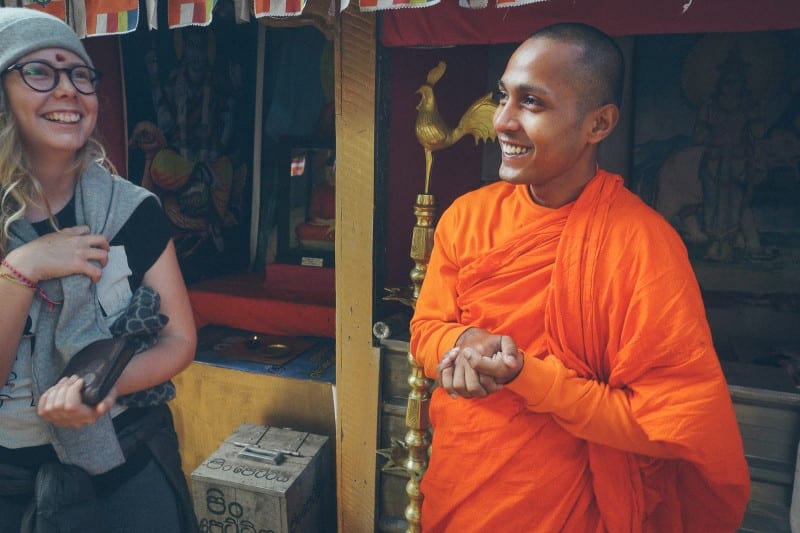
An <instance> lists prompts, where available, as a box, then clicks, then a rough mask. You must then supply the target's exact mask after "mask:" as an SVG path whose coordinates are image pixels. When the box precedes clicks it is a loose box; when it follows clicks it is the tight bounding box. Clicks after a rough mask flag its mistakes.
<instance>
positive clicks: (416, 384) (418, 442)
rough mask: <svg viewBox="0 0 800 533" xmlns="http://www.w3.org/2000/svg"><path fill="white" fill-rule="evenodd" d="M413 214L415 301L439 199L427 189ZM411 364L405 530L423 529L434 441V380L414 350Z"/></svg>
mask: <svg viewBox="0 0 800 533" xmlns="http://www.w3.org/2000/svg"><path fill="white" fill-rule="evenodd" d="M414 216H416V218H417V221H416V224H415V225H414V229H413V231H412V233H411V258H412V259H413V260H414V268H413V269H412V270H411V274H410V277H411V282H412V295H411V302H412V304H416V302H417V298H418V297H419V291H420V289H421V288H422V282H423V281H424V280H425V274H426V272H427V271H428V261H429V260H430V257H431V250H432V249H433V233H434V229H435V228H434V218H435V217H436V199H435V198H434V196H433V195H432V194H428V193H427V192H426V193H424V194H418V195H417V201H416V203H415V204H414ZM408 364H409V366H410V367H411V373H410V375H409V376H408V384H409V385H410V386H411V391H410V393H409V395H408V406H407V407H406V427H408V432H407V433H406V436H405V445H406V449H407V450H408V456H407V458H406V464H405V467H406V470H407V471H408V482H407V483H406V494H407V495H408V505H407V506H406V509H405V518H406V523H407V524H408V528H407V529H406V533H420V531H421V527H420V516H421V515H422V499H423V497H424V496H423V494H422V492H421V491H420V489H419V486H420V481H421V480H422V475H423V474H424V473H425V469H427V467H428V449H429V448H430V444H431V434H430V419H429V418H428V402H429V400H430V391H431V387H432V386H433V381H432V380H430V379H428V378H426V377H425V373H424V371H423V369H422V367H420V366H419V365H417V362H416V360H415V359H414V356H413V355H412V354H410V353H409V354H408Z"/></svg>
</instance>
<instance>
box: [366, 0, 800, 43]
mask: <svg viewBox="0 0 800 533" xmlns="http://www.w3.org/2000/svg"><path fill="white" fill-rule="evenodd" d="M381 18H382V32H381V40H382V43H383V44H384V45H385V46H447V45H459V44H494V43H514V42H520V41H522V40H523V39H525V38H526V37H527V36H528V35H530V34H531V33H533V32H534V31H535V30H537V29H539V28H542V27H544V26H547V25H549V24H553V23H556V22H583V23H587V24H591V25H593V26H596V27H598V28H600V29H602V30H604V31H605V32H607V33H609V34H611V35H616V36H620V35H637V34H638V35H642V34H651V33H696V32H743V31H762V30H784V29H790V28H798V27H800V6H798V3H797V1H796V0H658V1H642V0H548V1H545V2H540V3H536V4H529V5H526V6H520V7H512V8H504V9H497V8H496V7H494V2H493V0H490V2H489V7H487V8H486V9H479V10H473V9H465V8H462V7H459V6H458V2H457V0H442V2H441V3H440V4H437V5H435V6H432V7H427V8H421V9H397V10H389V11H383V12H382V14H381Z"/></svg>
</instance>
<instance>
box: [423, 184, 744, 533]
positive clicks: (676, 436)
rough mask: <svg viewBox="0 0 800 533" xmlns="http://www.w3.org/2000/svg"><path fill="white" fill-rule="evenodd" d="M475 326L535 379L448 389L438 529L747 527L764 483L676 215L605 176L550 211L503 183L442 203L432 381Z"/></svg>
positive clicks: (427, 323) (427, 515)
mask: <svg viewBox="0 0 800 533" xmlns="http://www.w3.org/2000/svg"><path fill="white" fill-rule="evenodd" d="M471 326H476V327H480V328H484V329H486V330H489V331H491V332H493V333H498V334H500V333H502V334H506V335H511V336H512V337H513V338H514V340H515V341H516V342H517V344H518V346H519V347H520V349H522V350H523V351H524V352H525V353H526V356H525V364H524V366H523V369H522V372H521V373H520V375H519V376H518V377H517V378H516V379H515V380H513V381H512V382H511V383H509V384H508V385H506V386H505V387H504V388H503V390H501V391H499V392H497V393H495V394H492V395H489V396H488V397H486V398H482V399H471V400H468V399H463V398H458V399H451V398H450V397H449V396H448V395H447V394H446V393H445V392H444V390H442V389H437V390H435V391H434V393H433V397H432V399H431V406H430V407H431V409H430V415H431V423H432V425H433V427H434V436H433V446H432V454H431V459H430V465H429V467H428V470H427V472H426V473H425V476H424V478H423V481H422V492H423V494H424V496H425V499H424V501H423V508H422V526H423V531H424V532H426V533H428V532H438V531H452V532H467V531H469V532H472V531H475V532H478V531H525V532H531V531H541V532H556V531H565V532H570V531H575V532H581V533H583V532H588V531H598V532H600V531H611V532H614V533H616V532H628V531H632V532H639V531H652V532H666V531H669V532H672V531H697V532H703V533H707V532H716V531H720V532H723V531H734V530H735V529H736V528H737V527H738V526H739V524H740V522H741V520H742V517H743V514H744V510H745V507H746V504H747V500H748V497H749V490H750V481H749V473H748V468H747V464H746V461H745V458H744V451H743V448H742V440H741V435H740V433H739V428H738V425H737V421H736V418H735V415H734V411H733V406H732V403H731V399H730V395H729V393H728V389H727V384H726V382H725V379H724V376H723V375H722V372H721V369H720V365H719V361H718V359H717V356H716V353H715V351H714V348H713V345H712V339H711V333H710V331H709V327H708V322H707V320H706V316H705V308H704V305H703V302H702V299H701V296H700V291H699V288H698V285H697V281H696V278H695V276H694V272H693V270H692V268H691V265H690V263H689V261H688V257H687V254H686V250H685V247H684V245H683V243H682V241H681V240H680V238H679V237H678V235H677V234H676V233H675V231H674V230H673V229H672V227H671V226H669V224H668V223H667V222H666V221H665V220H664V219H663V218H662V217H661V216H660V215H659V214H658V213H656V212H655V211H653V210H652V209H650V208H649V207H647V206H646V205H645V204H644V203H643V202H641V200H639V198H638V197H636V196H635V195H633V194H632V193H630V192H629V191H628V190H627V189H625V188H624V187H623V184H622V179H621V178H620V177H619V176H616V175H612V174H609V173H606V172H604V171H598V175H597V176H595V177H594V179H593V180H592V181H590V183H589V184H588V185H587V187H586V188H585V189H584V191H583V193H582V194H581V196H580V197H579V198H578V199H577V200H576V201H575V202H573V203H571V204H568V205H565V206H563V207H561V208H559V209H555V210H551V209H546V208H543V207H541V206H537V205H536V204H534V203H533V202H532V201H531V199H530V197H529V196H528V192H527V187H525V186H514V185H510V184H507V183H503V182H498V183H494V184H492V185H488V186H486V187H483V188H482V189H479V190H477V191H473V192H471V193H468V194H466V195H464V196H463V197H461V198H459V199H458V200H456V202H454V203H453V205H452V206H451V207H450V208H449V209H448V210H447V211H445V213H443V215H442V217H441V220H440V221H439V223H438V225H437V229H436V239H435V244H434V250H433V254H432V257H431V260H430V263H429V265H428V271H427V274H426V278H425V282H424V284H423V286H422V291H421V294H420V297H419V300H418V302H417V306H416V311H415V314H414V317H413V319H412V322H411V351H412V353H413V354H414V356H415V357H416V359H417V360H418V362H419V363H420V364H422V365H423V366H424V368H425V372H426V374H427V375H428V376H430V377H434V376H435V375H436V365H437V364H438V362H439V360H440V359H441V356H442V354H444V353H445V352H446V351H447V350H449V349H450V348H452V347H453V346H454V344H455V342H456V339H457V338H458V336H459V335H460V334H461V333H462V332H463V331H464V330H465V329H467V328H468V327H471Z"/></svg>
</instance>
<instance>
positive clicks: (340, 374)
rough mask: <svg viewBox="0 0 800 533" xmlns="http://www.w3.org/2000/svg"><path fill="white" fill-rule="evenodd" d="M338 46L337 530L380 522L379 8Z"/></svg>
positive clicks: (350, 11) (354, 11) (356, 15)
mask: <svg viewBox="0 0 800 533" xmlns="http://www.w3.org/2000/svg"><path fill="white" fill-rule="evenodd" d="M334 44H335V50H336V139H337V142H336V315H337V316H336V327H337V335H336V348H337V349H336V353H337V364H336V383H337V386H336V387H337V441H338V442H337V452H338V453H337V483H338V495H339V497H338V519H339V531H347V532H348V533H350V532H352V533H361V532H364V533H368V532H372V531H374V530H375V493H376V490H375V486H376V463H377V458H376V449H377V425H378V394H379V391H378V388H379V383H380V381H379V367H380V364H379V363H380V360H379V355H378V349H377V348H374V347H373V346H372V320H373V316H372V315H373V311H372V307H373V286H372V285H373V272H372V265H373V244H372V242H373V218H374V214H373V209H374V208H373V206H374V174H375V163H374V161H375V155H374V154H375V141H374V135H375V66H376V45H377V29H376V24H375V15H374V14H364V13H360V12H359V11H358V7H357V6H356V5H355V4H353V5H351V6H350V7H349V8H347V9H346V10H345V11H344V13H342V14H341V17H340V24H339V25H338V27H337V34H336V38H335V40H334Z"/></svg>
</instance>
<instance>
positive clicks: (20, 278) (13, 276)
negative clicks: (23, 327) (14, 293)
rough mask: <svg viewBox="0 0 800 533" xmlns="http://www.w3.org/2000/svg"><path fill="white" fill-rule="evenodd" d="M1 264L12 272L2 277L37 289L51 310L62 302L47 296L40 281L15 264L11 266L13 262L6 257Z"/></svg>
mask: <svg viewBox="0 0 800 533" xmlns="http://www.w3.org/2000/svg"><path fill="white" fill-rule="evenodd" d="M0 264H2V265H3V266H4V267H6V268H7V269H8V271H9V272H10V274H1V275H0V277H2V278H3V279H7V280H9V281H12V282H14V283H16V284H17V285H20V286H23V287H27V288H29V289H33V290H35V291H36V293H37V294H38V295H39V296H40V297H41V298H42V300H44V301H45V302H46V303H47V307H48V308H49V309H50V310H51V311H52V310H53V307H55V306H56V305H58V304H60V303H61V302H56V301H54V300H52V299H51V298H50V297H49V296H47V294H45V292H44V291H43V290H42V288H41V287H40V286H39V284H38V283H34V282H33V280H31V279H29V278H28V277H27V276H26V275H25V274H23V273H22V272H20V271H19V270H17V269H16V268H14V267H13V266H11V264H10V263H9V262H8V261H6V259H5V258H3V259H2V260H0Z"/></svg>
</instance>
